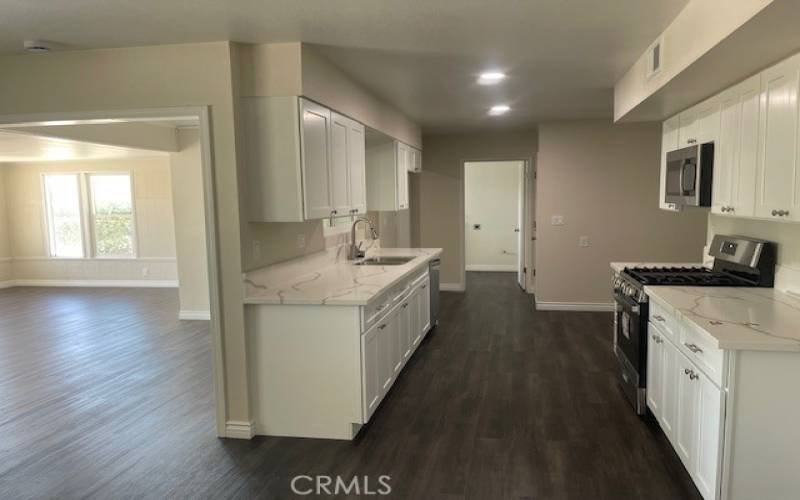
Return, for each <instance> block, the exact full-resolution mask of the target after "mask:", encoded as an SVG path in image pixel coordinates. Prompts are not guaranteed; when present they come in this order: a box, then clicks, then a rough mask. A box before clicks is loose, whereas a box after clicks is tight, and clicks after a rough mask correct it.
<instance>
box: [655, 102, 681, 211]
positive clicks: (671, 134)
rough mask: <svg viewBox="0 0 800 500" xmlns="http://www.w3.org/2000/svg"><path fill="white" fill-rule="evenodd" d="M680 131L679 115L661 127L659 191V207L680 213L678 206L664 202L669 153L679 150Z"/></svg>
mask: <svg viewBox="0 0 800 500" xmlns="http://www.w3.org/2000/svg"><path fill="white" fill-rule="evenodd" d="M679 129H680V116H678V115H676V116H673V117H672V118H670V119H669V120H667V121H665V122H664V123H663V124H662V126H661V178H660V189H659V190H658V193H659V195H658V196H659V197H658V206H659V208H661V209H662V210H669V211H672V212H675V211H678V206H677V205H676V204H674V203H667V202H666V201H664V200H665V193H666V179H667V153H669V152H670V151H674V150H676V149H678V131H679Z"/></svg>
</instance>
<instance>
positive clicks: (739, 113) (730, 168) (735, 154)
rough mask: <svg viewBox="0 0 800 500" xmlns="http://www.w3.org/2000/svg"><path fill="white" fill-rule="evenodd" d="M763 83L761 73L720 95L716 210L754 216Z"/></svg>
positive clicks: (716, 165) (715, 180)
mask: <svg viewBox="0 0 800 500" xmlns="http://www.w3.org/2000/svg"><path fill="white" fill-rule="evenodd" d="M760 82H761V77H760V75H756V76H754V77H752V78H749V79H747V80H745V81H744V82H742V83H740V84H739V85H737V86H735V87H733V88H731V89H729V90H727V91H725V92H723V93H722V94H721V95H720V130H719V136H718V138H717V141H716V145H715V152H716V155H715V156H716V158H715V160H714V190H713V192H714V195H713V203H712V206H711V211H712V212H713V213H716V214H722V215H735V216H740V217H752V216H753V215H754V210H755V195H756V166H757V163H758V114H759V109H758V108H759V92H760Z"/></svg>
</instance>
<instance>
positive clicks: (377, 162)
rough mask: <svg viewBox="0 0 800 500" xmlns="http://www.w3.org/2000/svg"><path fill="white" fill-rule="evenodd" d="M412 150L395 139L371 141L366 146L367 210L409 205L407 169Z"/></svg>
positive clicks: (410, 162) (390, 209)
mask: <svg viewBox="0 0 800 500" xmlns="http://www.w3.org/2000/svg"><path fill="white" fill-rule="evenodd" d="M415 152H416V154H417V157H419V154H420V153H419V151H418V150H415V149H414V148H412V147H411V146H408V145H406V144H403V143H402V142H399V141H388V142H384V143H381V144H378V145H372V146H371V147H369V148H368V149H367V168H366V171H367V204H368V205H369V208H370V210H379V211H395V212H396V211H399V210H406V209H408V207H409V201H408V173H409V169H410V168H413V163H414V162H415V161H416V160H415Z"/></svg>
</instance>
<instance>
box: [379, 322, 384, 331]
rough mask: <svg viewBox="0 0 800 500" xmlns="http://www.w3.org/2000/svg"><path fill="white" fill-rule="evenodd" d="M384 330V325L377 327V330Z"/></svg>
mask: <svg viewBox="0 0 800 500" xmlns="http://www.w3.org/2000/svg"><path fill="white" fill-rule="evenodd" d="M384 328H386V323H384V324H382V325H381V326H379V327H378V330H383V329H384Z"/></svg>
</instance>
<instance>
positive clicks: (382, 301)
mask: <svg viewBox="0 0 800 500" xmlns="http://www.w3.org/2000/svg"><path fill="white" fill-rule="evenodd" d="M391 298H392V295H391V293H383V294H381V295H379V296H378V297H376V298H374V299H372V301H370V303H369V304H367V305H366V306H364V321H363V324H362V327H361V331H362V332H364V331H367V330H369V329H370V328H371V327H372V326H373V325H375V323H377V322H378V320H380V319H381V318H382V317H383V316H384V315H386V313H388V312H389V309H391V305H392V303H391Z"/></svg>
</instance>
